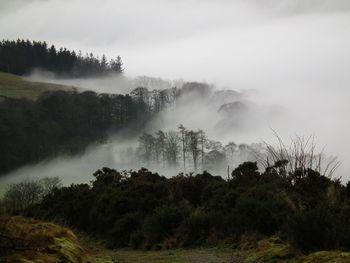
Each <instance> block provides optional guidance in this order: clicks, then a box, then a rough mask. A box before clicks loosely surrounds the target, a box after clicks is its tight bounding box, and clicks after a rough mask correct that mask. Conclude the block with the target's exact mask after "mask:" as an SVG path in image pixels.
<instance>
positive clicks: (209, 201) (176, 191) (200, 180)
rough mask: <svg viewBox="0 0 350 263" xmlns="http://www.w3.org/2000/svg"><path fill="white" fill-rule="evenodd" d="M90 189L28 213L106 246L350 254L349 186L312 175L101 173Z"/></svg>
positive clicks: (245, 168) (72, 191)
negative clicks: (251, 244) (278, 241)
mask: <svg viewBox="0 0 350 263" xmlns="http://www.w3.org/2000/svg"><path fill="white" fill-rule="evenodd" d="M94 176H95V180H94V181H93V182H92V184H91V185H87V184H80V185H71V186H69V187H63V188H60V189H56V190H54V191H51V192H50V194H49V195H47V196H45V197H44V199H43V201H42V202H41V203H40V204H38V205H36V207H35V208H32V209H30V211H28V210H27V211H24V213H25V214H30V215H34V216H38V217H43V218H46V219H56V220H63V221H64V222H66V223H68V224H69V225H71V226H73V227H75V228H78V229H81V230H84V231H86V232H87V233H90V234H92V235H94V236H96V237H99V238H102V239H105V240H106V241H107V244H108V245H109V246H111V247H128V246H133V247H137V248H147V249H150V248H152V249H158V248H174V247H192V246H198V245H206V244H207V245H209V244H211V245H213V244H219V243H222V242H225V240H230V242H239V240H240V237H242V236H245V235H251V236H256V237H259V236H260V237H264V236H271V235H279V236H280V237H281V238H282V239H284V240H287V241H288V242H290V243H291V244H293V245H295V246H296V247H297V248H299V249H301V250H303V251H317V250H321V249H322V250H327V249H350V242H349V238H348V237H349V236H350V235H349V227H348V226H349V223H350V221H349V220H350V210H349V201H350V200H349V197H350V196H349V195H348V190H347V187H345V186H343V185H342V184H340V183H339V182H338V181H334V180H331V179H329V178H326V177H324V176H322V175H320V174H319V173H317V172H315V171H313V170H309V171H308V172H305V173H304V174H303V176H302V177H300V180H298V182H294V181H293V180H291V178H290V177H293V176H294V175H293V174H290V175H287V176H286V175H285V174H279V173H278V170H276V169H272V168H271V169H266V171H265V172H263V173H260V172H259V171H258V169H257V164H256V163H253V162H247V163H243V164H242V165H240V166H239V167H238V168H237V169H236V170H234V171H233V172H232V176H231V177H230V179H228V180H224V179H223V178H222V177H219V176H212V175H211V174H209V173H207V172H204V173H202V174H197V175H183V174H180V175H178V176H175V177H172V178H169V179H167V178H165V177H163V176H160V175H158V174H156V173H152V172H150V171H148V170H147V169H141V170H139V171H137V172H136V171H133V172H128V173H127V172H123V173H120V172H118V171H116V170H113V169H110V168H103V169H102V170H99V171H97V172H96V173H95V174H94Z"/></svg>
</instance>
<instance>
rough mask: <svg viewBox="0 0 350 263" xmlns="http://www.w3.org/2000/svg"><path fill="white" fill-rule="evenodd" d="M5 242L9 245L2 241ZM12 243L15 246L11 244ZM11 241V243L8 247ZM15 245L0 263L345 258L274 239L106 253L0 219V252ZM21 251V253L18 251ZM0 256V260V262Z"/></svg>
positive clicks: (80, 240)
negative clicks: (234, 245)
mask: <svg viewBox="0 0 350 263" xmlns="http://www.w3.org/2000/svg"><path fill="white" fill-rule="evenodd" d="M3 236H11V237H12V238H15V239H12V241H11V242H8V240H7V239H6V238H5V239H4V238H3ZM16 238H18V240H16ZM13 240H15V241H13ZM13 242H14V243H15V245H16V248H17V249H18V250H17V251H15V250H5V253H4V251H2V250H1V249H0V262H11V263H12V262H23V263H34V262H38V263H41V262H42V263H46V262H47V263H55V262H71V263H167V262H171V263H213V262H215V263H278V262H286V263H294V262H295V263H328V262H329V263H346V262H350V252H341V251H319V252H315V253H311V254H308V255H304V254H302V253H301V252H300V251H298V250H296V249H295V248H293V247H292V246H291V245H289V244H286V243H285V242H282V241H281V240H280V239H279V238H277V237H274V236H273V237H270V238H267V239H262V240H252V239H248V240H247V239H246V240H242V241H241V244H240V247H238V248H236V249H233V248H229V247H214V248H194V249H171V250H159V251H143V250H129V249H117V250H107V249H105V248H104V247H102V246H101V245H99V244H98V243H97V242H96V241H91V239H89V238H88V237H86V236H85V237H84V236H82V235H80V236H79V237H77V236H76V235H75V234H74V233H73V232H72V231H71V230H69V229H68V228H65V227H62V226H59V225H56V224H53V223H48V222H42V221H38V220H34V219H27V218H23V217H19V216H16V217H9V216H4V215H2V216H0V248H1V247H3V246H8V245H9V244H11V245H13V244H14V243H13ZM23 248H25V249H23ZM1 252H2V254H3V255H2V256H1Z"/></svg>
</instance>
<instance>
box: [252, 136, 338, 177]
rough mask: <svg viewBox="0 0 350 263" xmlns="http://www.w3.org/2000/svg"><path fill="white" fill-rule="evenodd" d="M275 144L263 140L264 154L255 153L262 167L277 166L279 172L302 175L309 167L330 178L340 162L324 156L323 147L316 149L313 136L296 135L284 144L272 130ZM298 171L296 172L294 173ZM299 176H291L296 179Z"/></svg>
mask: <svg viewBox="0 0 350 263" xmlns="http://www.w3.org/2000/svg"><path fill="white" fill-rule="evenodd" d="M274 135H275V137H276V139H277V145H276V146H273V145H271V144H269V143H267V142H265V141H264V145H265V148H266V152H265V154H261V153H260V154H256V157H257V159H258V162H259V163H260V164H261V165H262V166H263V167H264V168H271V167H275V168H277V169H278V170H279V171H280V173H281V174H285V175H296V174H298V177H303V176H305V175H306V173H307V171H308V170H309V169H312V170H314V171H316V172H318V173H319V174H320V175H323V176H326V177H329V178H331V177H332V175H333V174H334V171H335V170H336V169H337V168H338V167H339V165H340V162H339V161H338V159H337V158H336V157H326V155H325V154H324V149H325V147H323V148H322V149H321V150H317V143H316V141H315V137H314V136H308V137H305V136H296V137H295V138H292V139H291V142H290V144H289V145H286V144H285V143H284V142H283V140H282V139H281V137H280V136H279V135H278V134H277V133H276V132H274ZM296 171H298V173H296ZM298 179H299V178H293V180H294V181H295V180H298Z"/></svg>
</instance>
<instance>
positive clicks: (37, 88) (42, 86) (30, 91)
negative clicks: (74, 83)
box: [0, 72, 74, 100]
mask: <svg viewBox="0 0 350 263" xmlns="http://www.w3.org/2000/svg"><path fill="white" fill-rule="evenodd" d="M73 89H74V87H69V86H64V85H59V84H50V83H42V82H33V81H29V80H27V79H25V78H22V77H20V76H16V75H13V74H8V73H2V72H0V97H7V98H15V99H19V98H26V99H30V100H36V99H37V98H38V97H39V96H40V95H41V94H42V93H43V92H46V91H54V90H66V91H71V90H73Z"/></svg>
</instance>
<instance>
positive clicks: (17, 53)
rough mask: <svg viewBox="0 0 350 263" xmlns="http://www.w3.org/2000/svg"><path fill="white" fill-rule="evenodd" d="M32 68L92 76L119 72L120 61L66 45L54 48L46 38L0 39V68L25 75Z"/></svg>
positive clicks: (65, 74) (74, 75) (66, 75)
mask: <svg viewBox="0 0 350 263" xmlns="http://www.w3.org/2000/svg"><path fill="white" fill-rule="evenodd" d="M34 69H41V70H45V71H50V72H53V73H55V74H57V75H58V76H62V77H92V76H99V75H103V74H107V73H111V72H114V73H122V72H123V68H122V61H121V58H120V57H119V56H118V57H117V58H116V59H112V60H110V61H107V58H106V57H105V55H103V56H102V58H98V57H95V56H94V55H93V54H92V53H90V54H86V55H85V56H83V55H82V54H81V52H79V53H78V54H76V53H75V51H70V50H68V49H66V48H60V49H56V47H55V46H54V45H52V46H48V45H47V43H46V42H40V41H33V42H31V41H29V40H26V41H25V40H20V39H18V40H17V41H9V40H3V41H2V42H0V71H2V72H7V73H12V74H17V75H24V74H29V73H31V72H32V71H33V70H34Z"/></svg>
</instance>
